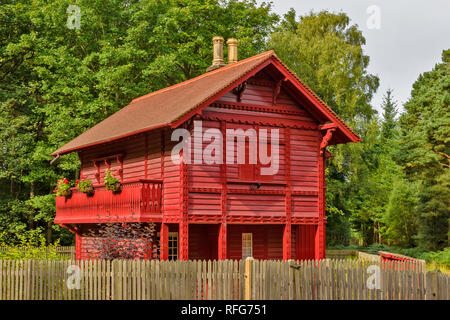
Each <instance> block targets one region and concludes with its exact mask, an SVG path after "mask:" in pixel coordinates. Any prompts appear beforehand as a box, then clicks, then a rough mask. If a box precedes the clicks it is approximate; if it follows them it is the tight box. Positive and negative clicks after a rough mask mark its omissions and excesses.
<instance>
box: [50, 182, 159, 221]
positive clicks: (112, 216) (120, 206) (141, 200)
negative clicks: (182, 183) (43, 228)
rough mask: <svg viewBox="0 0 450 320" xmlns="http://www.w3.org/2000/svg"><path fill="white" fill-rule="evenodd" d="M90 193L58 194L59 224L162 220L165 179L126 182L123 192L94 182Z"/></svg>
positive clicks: (57, 218)
mask: <svg viewBox="0 0 450 320" xmlns="http://www.w3.org/2000/svg"><path fill="white" fill-rule="evenodd" d="M94 189H95V192H94V194H93V195H92V196H88V195H86V194H84V193H82V192H80V191H78V190H77V189H75V188H74V189H73V190H72V195H71V196H70V197H56V217H55V220H54V222H55V223H64V224H65V223H100V222H102V223H104V222H149V221H158V220H160V219H161V202H162V200H161V199H162V198H161V190H162V181H161V180H147V179H140V180H136V181H129V182H124V183H122V188H121V191H120V192H117V193H113V192H112V191H110V190H106V189H105V186H104V185H94Z"/></svg>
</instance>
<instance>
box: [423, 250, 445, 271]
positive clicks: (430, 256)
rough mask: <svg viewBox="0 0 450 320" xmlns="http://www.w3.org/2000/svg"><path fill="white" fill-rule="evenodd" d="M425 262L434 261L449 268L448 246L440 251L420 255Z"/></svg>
mask: <svg viewBox="0 0 450 320" xmlns="http://www.w3.org/2000/svg"><path fill="white" fill-rule="evenodd" d="M421 258H422V259H424V260H425V261H426V262H427V263H432V262H434V263H436V264H437V265H438V266H444V267H445V268H447V269H450V248H449V247H447V248H445V249H444V250H442V251H435V252H426V253H423V254H422V255H421Z"/></svg>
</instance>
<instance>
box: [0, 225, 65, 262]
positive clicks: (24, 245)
mask: <svg viewBox="0 0 450 320" xmlns="http://www.w3.org/2000/svg"><path fill="white" fill-rule="evenodd" d="M17 238H18V239H19V243H18V244H17V245H10V244H7V243H6V242H5V233H2V234H0V247H1V250H0V260H1V259H10V260H25V259H45V260H61V259H68V257H64V256H63V255H61V254H59V253H58V252H57V251H56V249H57V248H58V247H60V245H59V240H56V241H55V243H53V244H49V245H46V243H45V237H44V235H43V234H42V233H40V230H31V231H29V232H27V233H25V234H18V235H17Z"/></svg>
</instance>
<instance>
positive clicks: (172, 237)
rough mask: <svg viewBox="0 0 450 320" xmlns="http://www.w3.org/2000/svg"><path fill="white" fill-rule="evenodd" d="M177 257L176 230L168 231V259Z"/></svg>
mask: <svg viewBox="0 0 450 320" xmlns="http://www.w3.org/2000/svg"><path fill="white" fill-rule="evenodd" d="M177 259H178V232H169V260H177Z"/></svg>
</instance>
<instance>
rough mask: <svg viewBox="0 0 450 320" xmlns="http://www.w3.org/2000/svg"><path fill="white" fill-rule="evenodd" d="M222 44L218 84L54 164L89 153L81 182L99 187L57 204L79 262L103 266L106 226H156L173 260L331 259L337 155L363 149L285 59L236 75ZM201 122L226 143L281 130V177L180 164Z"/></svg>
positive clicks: (212, 79) (246, 67) (263, 57)
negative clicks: (176, 135)
mask: <svg viewBox="0 0 450 320" xmlns="http://www.w3.org/2000/svg"><path fill="white" fill-rule="evenodd" d="M221 41H223V40H221ZM221 41H218V40H217V39H215V49H218V50H215V60H214V61H213V66H212V67H210V68H209V70H210V71H209V72H206V73H205V74H202V75H200V76H198V77H196V78H193V79H190V80H187V81H184V82H182V83H179V84H176V85H174V86H171V87H168V88H165V89H162V90H159V91H156V92H152V93H150V94H147V95H145V96H142V97H139V98H136V99H134V100H133V101H132V102H131V103H130V104H129V105H128V106H126V107H124V108H123V109H121V110H119V111H118V112H116V113H115V114H113V115H111V116H110V117H108V118H107V119H105V120H103V121H102V122H100V123H98V124H97V125H96V126H94V127H92V128H91V129H89V130H87V131H86V132H84V133H83V134H81V135H80V136H78V137H77V138H75V139H74V140H72V141H70V142H69V143H67V144H66V145H64V146H63V147H61V148H59V149H58V150H56V151H55V152H54V153H53V154H52V155H54V156H58V155H63V154H67V153H70V152H77V153H78V155H79V158H80V160H81V169H80V177H82V178H86V179H90V180H91V181H93V182H94V187H95V193H94V195H92V196H87V195H86V194H84V193H80V192H79V191H77V190H74V191H73V193H72V196H71V197H68V198H65V197H57V199H56V218H55V220H54V221H55V223H58V224H61V225H63V226H65V227H68V228H69V229H70V230H72V231H73V232H75V233H76V255H77V258H78V259H80V258H81V259H86V258H91V257H92V253H91V251H90V250H89V247H90V246H91V244H92V241H96V238H95V236H94V237H93V236H92V234H88V230H92V229H93V228H94V229H95V224H97V223H106V222H143V223H145V222H154V223H155V224H156V231H157V232H158V239H159V241H158V242H157V243H158V244H156V243H155V245H158V246H159V258H160V259H162V260H166V259H182V260H187V259H241V258H245V257H247V256H253V257H254V258H255V259H284V260H287V259H321V258H324V257H325V223H326V218H325V189H326V188H325V178H324V169H325V157H326V155H327V151H326V150H325V149H326V147H327V146H328V145H336V144H340V143H348V142H357V141H360V138H359V137H358V136H357V135H356V134H355V133H354V132H352V130H351V129H350V128H349V127H348V126H347V125H346V124H345V123H344V122H343V121H342V120H341V119H339V117H338V116H337V115H336V114H335V113H334V112H333V111H332V110H331V109H330V108H329V107H328V106H327V105H326V104H325V103H324V102H323V101H322V100H321V99H320V98H319V97H318V96H317V95H316V94H315V93H314V92H312V90H311V89H310V88H308V87H307V86H306V85H305V84H304V83H303V82H302V81H301V80H300V79H299V78H298V77H297V76H296V75H295V74H294V73H293V72H291V71H290V70H289V69H288V68H287V67H286V66H285V65H284V64H283V62H282V61H281V60H280V59H279V58H278V57H277V55H276V54H275V53H274V52H273V51H268V52H264V53H262V54H259V55H256V56H253V57H251V58H248V59H245V60H242V61H239V62H234V60H237V59H236V57H234V58H233V57H229V59H228V61H229V62H231V63H229V64H228V65H224V63H223V58H222V57H221V52H222V51H221V50H222V47H220V46H221V45H222V44H221ZM216 46H217V47H216ZM230 46H231V44H230ZM233 49H234V50H231V48H230V50H229V54H233V53H234V54H235V53H236V48H233ZM196 120H201V121H202V130H203V131H202V132H205V131H206V130H207V129H211V128H215V129H217V130H219V131H220V133H222V134H223V136H224V137H225V136H226V132H227V129H239V128H241V129H243V130H247V129H250V128H253V129H254V130H255V131H256V132H260V131H258V130H259V129H268V131H270V129H278V130H279V170H278V172H277V173H276V174H274V175H270V176H262V175H261V174H260V173H259V172H260V171H259V169H260V168H261V167H263V166H264V165H263V164H261V163H259V162H257V163H256V164H235V163H232V164H231V163H227V162H226V161H223V162H224V163H222V164H217V163H215V164H207V163H196V162H195V161H192V163H191V164H189V163H185V161H181V162H180V163H176V161H173V160H172V157H171V154H172V148H173V147H174V146H175V145H177V144H178V143H179V141H178V140H177V141H172V140H171V136H172V132H173V131H174V130H175V129H177V128H184V129H187V130H188V131H191V132H192V131H193V129H194V125H195V123H196V122H197V121H196ZM266 142H267V144H268V139H266ZM246 143H247V142H246ZM207 145H208V143H206V142H203V143H200V148H202V149H203V148H205V147H206V146H207ZM222 149H223V154H224V159H225V158H226V159H227V160H228V159H229V158H231V160H232V161H233V160H234V159H235V158H236V153H233V154H226V148H225V143H223V147H222ZM246 149H247V150H249V148H246ZM247 154H248V153H247ZM183 157H186V154H184V152H183V151H182V152H180V159H183ZM247 158H248V156H247ZM235 162H236V161H235ZM107 168H110V169H111V171H113V172H118V173H119V175H120V180H121V183H122V190H121V192H120V193H113V192H111V191H108V190H106V189H105V187H104V184H103V182H104V174H105V170H106V169H107Z"/></svg>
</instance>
